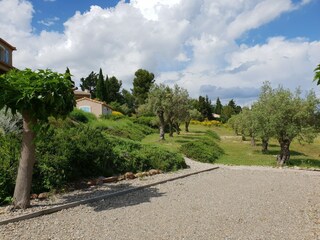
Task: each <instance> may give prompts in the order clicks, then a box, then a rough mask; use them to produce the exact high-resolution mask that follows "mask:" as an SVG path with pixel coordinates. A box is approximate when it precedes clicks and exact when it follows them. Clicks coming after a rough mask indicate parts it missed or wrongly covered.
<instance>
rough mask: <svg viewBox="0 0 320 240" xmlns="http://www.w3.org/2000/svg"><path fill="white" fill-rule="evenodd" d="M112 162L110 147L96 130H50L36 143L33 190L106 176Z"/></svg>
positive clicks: (88, 128) (77, 128)
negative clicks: (81, 179) (80, 179)
mask: <svg viewBox="0 0 320 240" xmlns="http://www.w3.org/2000/svg"><path fill="white" fill-rule="evenodd" d="M112 158H113V153H112V149H111V144H110V143H109V142H108V141H107V140H106V138H105V137H104V136H103V135H102V133H101V132H100V131H98V130H97V129H92V128H90V127H87V126H83V125H79V126H77V127H74V128H61V129H53V128H51V129H50V130H49V131H47V132H46V133H45V134H43V135H42V136H41V137H40V139H39V141H38V142H37V159H38V162H37V164H36V171H35V174H34V180H35V181H34V183H35V184H34V189H38V190H40V189H41V188H43V189H46V190H50V189H52V188H59V187H62V186H63V185H64V184H65V183H67V182H68V181H73V180H76V179H79V178H85V177H91V176H99V175H110V174H111V172H110V169H112Z"/></svg>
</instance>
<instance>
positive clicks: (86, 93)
mask: <svg viewBox="0 0 320 240" xmlns="http://www.w3.org/2000/svg"><path fill="white" fill-rule="evenodd" d="M74 98H75V99H76V100H78V99H81V98H91V94H90V92H89V91H86V90H85V91H78V90H75V91H74Z"/></svg>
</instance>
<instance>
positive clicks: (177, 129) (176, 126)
mask: <svg viewBox="0 0 320 240" xmlns="http://www.w3.org/2000/svg"><path fill="white" fill-rule="evenodd" d="M174 126H175V129H176V133H177V134H178V135H180V130H181V129H180V123H178V122H175V124H174Z"/></svg>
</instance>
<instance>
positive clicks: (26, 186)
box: [0, 69, 75, 208]
mask: <svg viewBox="0 0 320 240" xmlns="http://www.w3.org/2000/svg"><path fill="white" fill-rule="evenodd" d="M73 88H74V84H73V82H72V81H71V78H70V73H69V72H68V71H67V72H66V73H65V74H59V73H56V72H52V71H51V70H38V71H35V72H34V71H32V70H31V69H25V70H17V69H14V70H11V71H9V72H8V73H6V74H4V75H1V76H0V110H1V109H2V108H6V110H8V109H10V110H11V112H12V113H13V114H16V113H17V112H19V113H21V115H22V118H23V133H22V149H21V158H20V161H19V168H18V174H17V179H16V185H15V190H14V196H13V203H14V206H15V207H16V208H26V207H28V206H29V205H30V190H31V183H32V172H33V165H34V163H35V138H36V132H35V126H39V125H40V124H41V123H43V122H47V121H48V117H49V116H53V117H65V116H66V115H68V114H69V112H71V111H72V110H73V107H74V105H75V99H74V93H73Z"/></svg>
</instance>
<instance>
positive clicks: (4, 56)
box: [0, 38, 17, 74]
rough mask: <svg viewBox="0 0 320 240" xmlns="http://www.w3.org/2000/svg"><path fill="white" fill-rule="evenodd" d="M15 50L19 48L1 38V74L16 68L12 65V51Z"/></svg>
mask: <svg viewBox="0 0 320 240" xmlns="http://www.w3.org/2000/svg"><path fill="white" fill-rule="evenodd" d="M15 50H17V49H16V48H15V47H13V46H12V45H10V44H9V43H7V42H6V41H5V40H3V39H2V38H0V74H3V73H6V72H8V71H9V70H10V69H12V68H14V67H13V66H12V52H13V51H15Z"/></svg>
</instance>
